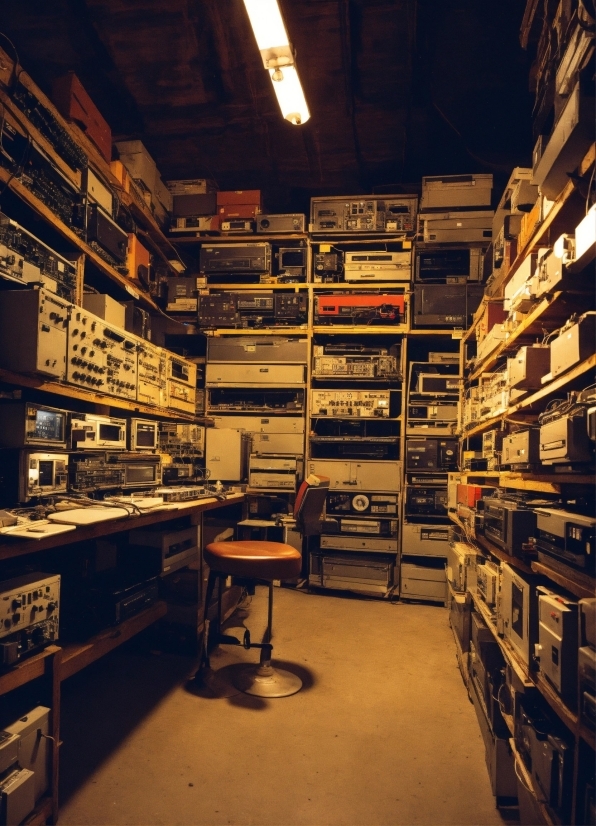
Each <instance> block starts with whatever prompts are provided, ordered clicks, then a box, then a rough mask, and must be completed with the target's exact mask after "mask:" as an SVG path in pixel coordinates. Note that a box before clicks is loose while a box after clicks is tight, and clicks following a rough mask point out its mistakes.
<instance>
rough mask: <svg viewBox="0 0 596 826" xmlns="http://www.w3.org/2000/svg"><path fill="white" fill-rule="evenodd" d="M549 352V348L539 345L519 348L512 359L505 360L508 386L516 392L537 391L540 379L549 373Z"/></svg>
mask: <svg viewBox="0 0 596 826" xmlns="http://www.w3.org/2000/svg"><path fill="white" fill-rule="evenodd" d="M551 352H552V351H551V350H550V349H549V347H547V346H544V345H540V344H534V345H532V346H531V347H521V348H520V349H519V350H518V351H517V353H516V354H515V356H514V358H512V359H507V378H508V380H509V386H510V387H511V388H515V389H517V390H538V389H539V388H540V387H541V386H542V383H541V379H542V377H543V376H545V375H546V374H547V373H548V371H549V367H550V360H551Z"/></svg>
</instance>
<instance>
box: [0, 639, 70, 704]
mask: <svg viewBox="0 0 596 826" xmlns="http://www.w3.org/2000/svg"><path fill="white" fill-rule="evenodd" d="M58 651H60V648H59V647H58V646H57V645H48V646H47V647H46V648H44V649H43V651H40V652H39V654H34V655H33V656H32V657H27V658H25V659H24V660H21V662H18V663H16V664H15V665H13V666H12V667H11V668H10V670H8V671H5V672H4V673H3V674H0V696H1V695H2V694H7V693H8V692H9V691H13V689H15V688H19V687H20V686H22V685H25V683H28V682H30V681H31V680H35V679H37V677H43V675H44V674H45V673H46V666H47V662H46V661H47V659H48V657H53V656H54V655H55V654H57V653H58Z"/></svg>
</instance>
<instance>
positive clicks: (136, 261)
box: [126, 232, 151, 290]
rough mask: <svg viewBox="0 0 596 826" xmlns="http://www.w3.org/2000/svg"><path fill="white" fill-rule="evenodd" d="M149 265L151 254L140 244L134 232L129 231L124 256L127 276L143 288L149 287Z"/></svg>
mask: <svg viewBox="0 0 596 826" xmlns="http://www.w3.org/2000/svg"><path fill="white" fill-rule="evenodd" d="M150 266H151V256H150V254H149V250H148V249H146V247H144V246H143V245H142V244H141V242H140V241H139V239H138V238H137V236H136V235H135V234H134V233H132V232H131V233H129V235H128V254H127V256H126V268H127V269H128V277H129V278H130V279H131V280H132V281H134V282H135V284H138V285H139V286H140V287H142V288H143V289H144V290H146V289H148V287H149V267H150Z"/></svg>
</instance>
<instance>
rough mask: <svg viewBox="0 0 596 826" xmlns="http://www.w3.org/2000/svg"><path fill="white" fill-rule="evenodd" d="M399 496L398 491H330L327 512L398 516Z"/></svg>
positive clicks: (332, 513)
mask: <svg viewBox="0 0 596 826" xmlns="http://www.w3.org/2000/svg"><path fill="white" fill-rule="evenodd" d="M398 505H399V497H398V494H397V493H368V492H367V493H362V492H359V493H349V492H348V493H343V492H341V491H329V493H328V494H327V502H326V506H325V507H326V512H327V513H328V514H331V515H334V514H346V515H347V514H352V515H353V516H365V515H370V516H395V517H397V511H398Z"/></svg>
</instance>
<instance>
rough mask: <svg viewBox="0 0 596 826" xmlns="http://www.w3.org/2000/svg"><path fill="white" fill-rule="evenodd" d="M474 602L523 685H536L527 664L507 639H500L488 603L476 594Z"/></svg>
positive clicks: (473, 596) (473, 598)
mask: <svg viewBox="0 0 596 826" xmlns="http://www.w3.org/2000/svg"><path fill="white" fill-rule="evenodd" d="M472 600H473V602H474V607H475V608H476V610H477V611H478V613H479V614H480V615H481V616H482V618H483V620H484V622H485V623H486V624H487V626H488V627H489V628H490V630H491V633H492V635H493V637H494V638H495V640H496V642H497V643H498V645H499V646H500V648H501V650H502V651H503V656H504V657H505V659H506V661H507V662H508V663H510V665H511V667H512V668H513V670H514V671H515V673H516V676H517V678H518V680H519V681H520V682H521V683H522V685H524V686H527V687H531V686H533V685H534V683H533V681H532V679H531V677H530V674H529V672H528V668H527V666H526V664H525V663H522V662H521V660H519V659H518V657H517V654H516V653H515V651H514V650H513V648H512V647H511V646H510V645H509V643H508V642H507V640H506V639H504V638H503V637H500V636H499V634H498V633H497V628H496V625H495V622H494V619H493V617H492V615H491V613H490V611H489V609H488V606H487V605H486V603H485V602H484V601H483V600H482V599H480V597H479V596H477V595H476V594H472Z"/></svg>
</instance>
